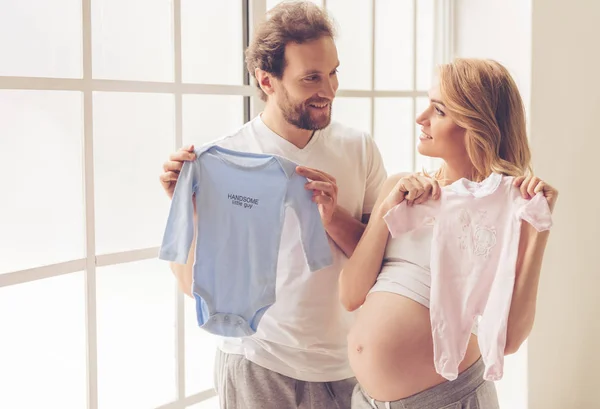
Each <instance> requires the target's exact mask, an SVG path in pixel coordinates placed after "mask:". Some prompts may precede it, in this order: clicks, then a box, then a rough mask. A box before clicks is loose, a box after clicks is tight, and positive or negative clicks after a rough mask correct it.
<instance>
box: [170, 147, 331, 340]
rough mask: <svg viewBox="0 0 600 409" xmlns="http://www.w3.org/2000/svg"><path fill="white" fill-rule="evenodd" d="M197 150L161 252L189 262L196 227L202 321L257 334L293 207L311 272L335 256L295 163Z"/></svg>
mask: <svg viewBox="0 0 600 409" xmlns="http://www.w3.org/2000/svg"><path fill="white" fill-rule="evenodd" d="M196 155H197V158H196V160H195V161H192V162H185V163H184V165H183V168H182V169H181V173H180V174H179V178H178V181H177V184H176V186H175V192H174V194H173V200H172V202H171V208H170V210H169V215H168V218H167V225H166V229H165V233H164V237H163V241H162V245H161V248H160V253H159V258H160V259H162V260H168V261H173V262H176V263H180V264H185V263H186V261H187V257H188V254H189V250H190V246H191V242H192V239H193V235H194V231H195V228H196V227H197V229H198V235H197V241H196V243H197V244H196V248H195V250H194V251H195V263H194V267H193V276H194V284H193V294H194V297H195V299H196V313H197V319H198V324H199V325H200V326H201V327H202V328H203V329H205V330H206V331H208V332H210V333H213V334H217V335H222V336H228V337H242V336H248V335H252V334H254V333H255V332H256V329H257V326H258V324H259V322H260V320H261V318H262V316H263V314H264V313H265V312H266V311H267V309H268V308H269V307H270V306H271V305H273V303H274V302H275V281H276V272H277V257H278V253H279V242H280V237H281V231H282V227H283V220H284V215H285V212H286V211H287V210H288V208H291V209H292V210H293V211H294V212H295V214H296V215H297V217H298V221H299V225H300V239H301V242H302V247H303V249H304V254H305V257H306V262H307V263H308V266H309V267H310V270H311V271H316V270H320V269H322V268H325V267H328V266H329V265H331V264H332V263H333V259H332V255H331V249H330V247H329V242H328V239H327V235H326V233H325V229H324V228H323V224H322V222H321V217H320V215H319V210H318V207H317V205H316V204H315V203H314V202H313V201H312V200H311V197H312V192H311V191H310V190H307V189H305V187H304V184H305V183H306V182H307V179H306V178H305V177H303V176H300V175H299V174H297V173H296V171H295V170H296V166H297V165H296V164H295V163H293V162H291V161H289V160H287V159H284V158H282V157H279V156H274V155H267V154H255V153H246V152H238V151H233V150H230V149H226V148H222V147H219V146H216V145H209V146H206V147H204V148H202V149H198V150H196ZM194 194H195V201H196V209H197V214H198V224H197V226H194V222H193V203H192V195H194Z"/></svg>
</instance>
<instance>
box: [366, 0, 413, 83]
mask: <svg viewBox="0 0 600 409" xmlns="http://www.w3.org/2000/svg"><path fill="white" fill-rule="evenodd" d="M375 13H376V15H375V23H376V24H375V89H378V90H409V89H412V87H413V85H412V84H413V62H412V61H413V26H414V18H413V14H414V11H413V2H412V1H408V0H403V1H398V0H377V3H376V5H375Z"/></svg>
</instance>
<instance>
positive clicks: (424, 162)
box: [415, 98, 442, 172]
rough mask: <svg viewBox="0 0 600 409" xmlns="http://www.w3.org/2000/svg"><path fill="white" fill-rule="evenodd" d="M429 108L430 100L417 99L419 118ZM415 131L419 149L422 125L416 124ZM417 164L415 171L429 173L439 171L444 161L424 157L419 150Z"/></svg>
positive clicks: (416, 143) (416, 145)
mask: <svg viewBox="0 0 600 409" xmlns="http://www.w3.org/2000/svg"><path fill="white" fill-rule="evenodd" d="M428 106H429V98H417V116H419V115H420V114H421V112H423V111H425V110H426V109H427V107H428ZM415 126H416V131H415V137H416V140H415V147H418V144H419V142H420V141H419V136H420V135H421V125H419V124H416V125H415ZM415 155H416V164H415V170H416V171H417V172H421V171H422V170H423V169H425V170H427V171H435V170H437V169H439V167H440V166H441V164H442V160H441V159H439V158H431V157H429V156H423V155H421V154H420V153H419V151H418V150H417V151H416V153H415Z"/></svg>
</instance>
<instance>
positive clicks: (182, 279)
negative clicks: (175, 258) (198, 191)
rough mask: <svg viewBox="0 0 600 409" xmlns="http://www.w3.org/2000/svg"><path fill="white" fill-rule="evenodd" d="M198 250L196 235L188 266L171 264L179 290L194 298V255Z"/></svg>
mask: <svg viewBox="0 0 600 409" xmlns="http://www.w3.org/2000/svg"><path fill="white" fill-rule="evenodd" d="M194 225H196V215H194ZM195 249H196V235H195V234H194V238H193V239H192V245H191V247H190V252H189V254H188V258H187V263H186V264H178V263H173V262H171V263H169V266H170V267H171V271H172V272H173V275H174V276H175V278H176V279H177V283H178V284H179V289H180V290H181V291H182V292H183V293H184V294H185V295H187V296H188V297H192V298H193V295H192V283H193V267H194V253H195Z"/></svg>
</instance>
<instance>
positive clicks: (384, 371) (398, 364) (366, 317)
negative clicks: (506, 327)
mask: <svg viewBox="0 0 600 409" xmlns="http://www.w3.org/2000/svg"><path fill="white" fill-rule="evenodd" d="M348 355H349V359H350V364H351V365H352V369H353V371H354V373H355V375H356V378H357V380H358V382H359V383H360V384H361V385H362V387H363V388H364V389H365V391H366V392H367V394H369V395H370V396H371V397H373V398H375V399H377V400H381V401H394V400H398V399H402V398H405V397H408V396H411V395H413V394H415V393H418V392H421V391H424V390H425V389H428V388H430V387H432V386H434V385H438V384H440V383H442V382H445V381H446V379H445V378H443V377H442V376H440V375H438V374H437V373H436V371H435V367H434V363H433V339H432V336H431V324H430V321H429V309H427V308H425V307H424V306H422V305H421V304H419V303H417V302H415V301H413V300H411V299H408V298H406V297H403V296H400V295H398V294H393V293H388V292H374V293H371V294H370V295H369V296H368V297H367V300H366V301H365V303H364V305H363V306H362V307H361V309H360V311H359V313H358V317H357V320H356V322H355V324H354V327H353V328H352V330H351V331H350V334H349V336H348ZM479 356H480V353H479V348H478V345H477V338H476V337H475V336H473V335H472V336H471V339H470V340H469V346H468V348H467V353H466V355H465V358H464V359H463V361H462V363H461V364H460V366H459V372H462V371H464V370H465V369H467V368H468V367H469V366H471V365H472V364H473V363H474V362H475V361H477V359H478V358H479Z"/></svg>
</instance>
